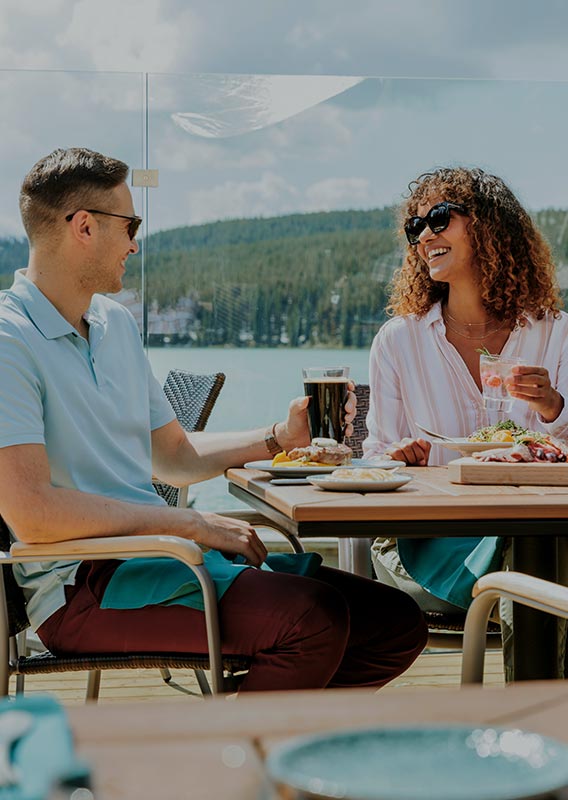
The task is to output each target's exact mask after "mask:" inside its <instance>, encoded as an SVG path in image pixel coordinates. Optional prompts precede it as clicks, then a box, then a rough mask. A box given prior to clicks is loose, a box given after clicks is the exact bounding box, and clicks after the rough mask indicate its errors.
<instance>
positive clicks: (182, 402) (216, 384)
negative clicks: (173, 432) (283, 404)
mask: <svg viewBox="0 0 568 800" xmlns="http://www.w3.org/2000/svg"><path fill="white" fill-rule="evenodd" d="M224 383H225V375H224V374H223V373H222V372H217V373H215V374H213V375H194V374H193V373H192V372H184V371H183V370H180V369H172V370H170V372H169V373H168V377H167V378H166V382H165V383H164V392H165V395H166V397H167V398H168V400H169V401H170V405H171V406H172V408H173V410H174V411H175V415H176V417H177V419H178V422H179V423H180V425H181V426H182V428H183V429H184V430H186V431H188V432H191V431H202V430H204V429H205V426H206V425H207V422H208V420H209V416H210V414H211V411H212V410H213V406H214V405H215V403H216V401H217V398H218V397H219V392H220V391H221V389H222V388H223V384H224ZM154 489H155V490H156V491H157V492H158V494H159V495H160V496H161V497H163V498H164V500H165V501H166V502H167V504H168V505H169V506H178V507H179V508H185V507H186V506H187V495H188V487H187V486H184V487H183V488H182V489H178V488H177V487H176V486H170V485H169V484H168V483H159V482H158V481H154Z"/></svg>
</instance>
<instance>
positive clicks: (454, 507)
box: [226, 467, 568, 522]
mask: <svg viewBox="0 0 568 800" xmlns="http://www.w3.org/2000/svg"><path fill="white" fill-rule="evenodd" d="M406 472H408V473H409V474H411V475H412V476H413V478H414V480H413V481H412V482H411V483H409V484H408V485H406V486H404V487H402V488H401V489H398V490H397V491H395V492H370V493H367V494H362V493H359V492H331V491H328V490H324V489H320V488H318V487H315V486H311V485H307V486H301V485H300V486H275V485H273V484H271V483H270V479H271V476H270V475H269V474H268V473H266V472H261V471H260V470H251V469H230V470H228V471H227V472H226V477H227V479H228V480H229V481H230V483H232V484H233V485H234V486H236V487H239V488H241V489H244V490H245V491H247V492H249V493H250V494H251V495H252V496H254V497H256V498H258V499H259V500H262V501H263V502H265V503H267V504H268V505H269V506H271V507H272V508H274V509H276V510H277V511H279V512H280V513H282V514H283V515H284V516H286V517H288V518H289V519H291V520H294V521H295V522H310V521H312V522H313V521H318V522H320V521H322V522H323V521H326V520H335V521H337V520H345V521H347V520H349V521H373V520H377V519H380V520H382V521H394V520H412V519H420V520H452V519H469V520H479V519H492V520H495V519H521V520H526V519H562V518H565V517H568V486H503V485H501V486H493V485H491V486H469V485H461V484H455V483H450V481H449V479H448V470H447V468H446V467H414V468H410V467H409V468H407V469H406Z"/></svg>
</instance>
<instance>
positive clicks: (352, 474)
mask: <svg viewBox="0 0 568 800" xmlns="http://www.w3.org/2000/svg"><path fill="white" fill-rule="evenodd" d="M395 472H396V477H397V478H398V476H399V475H400V472H398V470H396V471H395V470H392V469H381V468H380V467H367V468H363V467H356V468H355V469H334V470H333V472H332V473H331V475H330V478H332V479H335V480H342V481H388V480H391V478H392V477H393V475H394V474H395Z"/></svg>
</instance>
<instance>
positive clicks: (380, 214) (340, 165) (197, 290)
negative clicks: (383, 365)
mask: <svg viewBox="0 0 568 800" xmlns="http://www.w3.org/2000/svg"><path fill="white" fill-rule="evenodd" d="M567 93H568V84H565V83H560V82H557V83H546V82H507V81H477V80H430V79H429V80H419V79H416V80H413V79H399V80H395V79H388V80H385V79H380V78H365V79H360V78H353V77H336V76H258V75H241V76H239V75H157V74H114V73H88V72H34V71H29V72H27V71H26V72H23V71H4V72H0V98H1V101H2V107H3V117H2V136H1V137H0V158H1V159H2V164H3V182H2V191H1V192H0V285H2V286H5V285H7V284H8V283H9V282H10V280H11V272H12V271H13V269H14V268H15V267H17V266H22V265H24V264H25V261H26V254H27V247H26V245H25V243H24V241H23V231H22V228H21V224H20V221H19V214H18V207H17V203H18V191H19V183H20V181H21V179H22V177H23V175H24V174H25V173H26V171H27V170H28V169H29V167H30V166H31V165H32V164H33V163H34V162H35V161H36V160H37V159H38V158H39V157H40V156H42V155H44V154H46V153H48V152H49V151H50V150H52V149H53V148H55V147H68V146H71V145H82V146H87V147H91V148H93V149H97V150H100V151H102V152H105V153H108V154H110V155H113V156H116V157H118V158H121V159H123V160H125V161H126V162H127V163H128V164H129V165H130V166H131V167H133V168H136V169H153V170H158V175H159V185H158V187H157V188H137V187H134V188H133V189H132V191H133V195H134V202H135V206H136V208H137V210H138V212H139V213H141V214H142V215H143V216H144V218H145V224H144V228H143V230H142V232H141V236H140V243H141V245H142V247H141V253H140V255H139V256H137V257H135V258H132V259H130V260H129V267H128V272H127V275H126V278H125V288H124V290H123V292H122V293H121V294H120V295H119V296H118V299H119V300H121V302H124V303H125V304H126V305H128V306H129V307H130V309H131V310H132V311H133V313H134V314H135V316H136V318H137V321H138V323H139V326H140V330H141V334H142V336H143V338H144V341H145V343H146V344H147V346H148V352H149V356H150V359H151V362H152V366H153V368H154V371H155V372H156V374H157V376H158V377H159V378H160V379H163V378H165V375H166V374H167V371H168V369H170V368H171V367H174V366H175V367H179V368H185V369H188V370H191V371H194V372H210V371H218V370H221V371H224V372H226V374H227V382H226V385H225V388H224V389H223V392H222V393H221V396H220V399H219V401H218V404H217V406H216V409H215V411H214V413H213V415H212V417H211V421H210V426H211V428H213V429H219V430H220V429H223V428H224V429H238V428H246V427H251V426H252V425H258V426H261V425H266V424H268V423H270V422H272V421H273V420H275V419H277V418H279V417H282V416H283V415H284V414H285V413H286V409H287V405H288V401H289V399H290V398H291V397H292V396H294V395H296V394H299V393H300V391H301V381H300V374H301V372H300V370H301V367H302V366H312V365H314V366H317V365H328V366H329V365H331V364H332V362H333V363H337V364H339V363H344V364H348V365H350V366H351V367H352V373H353V375H354V377H355V379H356V380H358V381H362V382H366V381H367V378H368V372H367V353H368V348H369V345H370V342H371V341H372V338H373V336H374V335H375V333H376V331H377V330H378V328H379V327H380V325H381V324H382V322H383V321H384V319H385V304H386V298H387V296H388V283H389V280H390V278H391V276H392V273H393V270H394V269H396V268H397V266H398V265H399V264H400V261H401V245H400V240H399V239H398V238H397V234H396V210H395V207H396V205H397V203H399V202H400V200H401V197H402V196H403V194H404V193H405V191H406V187H407V186H408V184H409V182H410V181H412V180H413V179H414V178H415V177H416V176H418V175H419V174H420V173H422V172H424V171H427V170H429V169H431V168H432V167H435V166H441V165H448V164H449V165H454V164H464V165H466V166H473V165H477V166H481V167H483V168H484V169H486V170H488V171H490V172H494V173H496V174H498V175H500V176H502V177H503V178H504V179H505V180H506V181H507V182H508V183H509V184H510V186H511V187H512V188H513V190H514V191H515V193H516V194H517V195H518V196H519V197H520V199H521V201H522V202H523V204H524V205H525V206H526V207H527V208H529V209H531V210H532V211H533V212H534V214H535V215H536V217H537V221H538V223H539V225H540V227H541V228H542V229H543V231H544V232H545V234H546V235H547V237H548V239H549V241H550V243H551V245H552V247H553V249H554V251H555V256H556V259H557V264H558V274H559V280H560V284H561V286H562V288H563V289H566V288H567V287H568V213H567V210H568V196H567V191H566V188H565V187H566V183H565V181H563V180H562V175H563V165H564V158H565V144H564V137H565V131H566V128H567V121H566V119H565V117H566V116H567V114H568V112H567V111H566V109H568V102H567V100H568V97H567ZM207 491H208V490H207ZM223 491H224V488H223ZM209 499H211V497H209ZM200 502H201V501H200Z"/></svg>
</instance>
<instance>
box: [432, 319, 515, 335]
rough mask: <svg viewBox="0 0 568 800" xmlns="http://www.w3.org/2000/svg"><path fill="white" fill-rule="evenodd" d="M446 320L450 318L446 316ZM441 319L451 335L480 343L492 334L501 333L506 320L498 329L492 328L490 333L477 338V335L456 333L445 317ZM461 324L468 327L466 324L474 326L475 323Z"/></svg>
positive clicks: (455, 329)
mask: <svg viewBox="0 0 568 800" xmlns="http://www.w3.org/2000/svg"><path fill="white" fill-rule="evenodd" d="M448 318H449V319H451V317H449V315H448ZM442 319H443V320H444V322H445V323H446V327H447V328H449V329H450V330H451V331H452V332H453V333H455V334H457V335H458V336H462V337H463V338H464V339H471V340H473V341H476V342H481V341H483V339H488V338H489V337H490V336H491V335H492V334H493V333H498V331H502V330H503V328H504V327H505V325H506V324H507V320H505V322H503V323H502V324H501V325H499V327H498V328H494V329H493V330H492V331H487V333H484V334H483V335H482V336H478V335H477V334H474V335H472V334H470V333H462V332H461V331H458V329H457V328H454V327H453V326H452V325H450V323H449V322H448V319H447V318H446V317H444V316H442ZM456 321H457V320H456ZM463 324H465V325H468V324H471V325H475V324H477V323H475V322H473V323H467V322H466V323H463Z"/></svg>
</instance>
